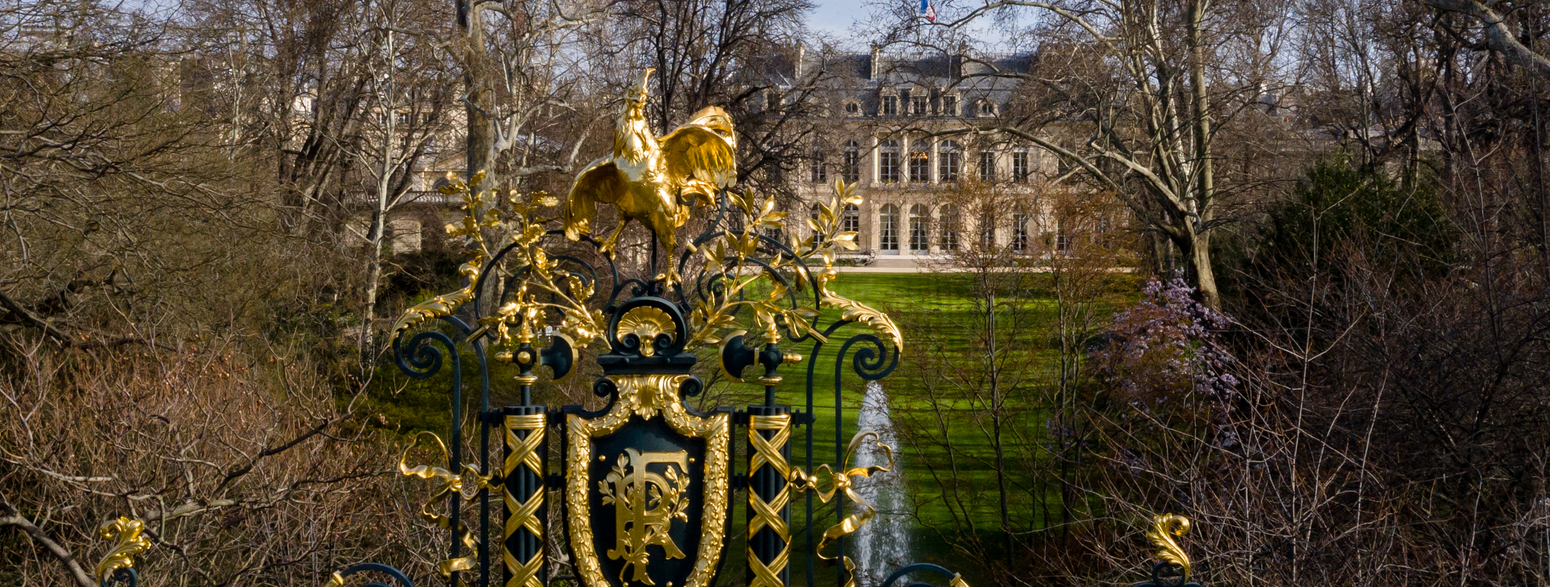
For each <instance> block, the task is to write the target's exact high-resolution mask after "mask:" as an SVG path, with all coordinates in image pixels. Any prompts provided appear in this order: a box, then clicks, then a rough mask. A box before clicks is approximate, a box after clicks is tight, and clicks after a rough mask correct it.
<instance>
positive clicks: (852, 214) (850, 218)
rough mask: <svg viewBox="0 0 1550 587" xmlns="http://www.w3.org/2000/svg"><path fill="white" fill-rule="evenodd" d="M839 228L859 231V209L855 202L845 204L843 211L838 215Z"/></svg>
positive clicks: (847, 230)
mask: <svg viewBox="0 0 1550 587" xmlns="http://www.w3.org/2000/svg"><path fill="white" fill-rule="evenodd" d="M840 230H843V231H846V232H861V209H860V208H857V207H856V205H855V204H846V205H845V213H843V214H841V215H840Z"/></svg>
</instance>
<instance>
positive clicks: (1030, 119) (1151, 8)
mask: <svg viewBox="0 0 1550 587" xmlns="http://www.w3.org/2000/svg"><path fill="white" fill-rule="evenodd" d="M944 14H945V16H946V17H945V18H942V19H941V20H938V21H937V22H936V23H935V25H933V26H927V27H922V25H921V21H920V20H918V19H915V18H913V17H912V16H907V17H905V20H904V21H902V24H898V25H896V26H894V27H892V29H891V31H890V39H891V40H892V42H895V43H900V44H905V45H914V46H923V47H930V48H933V49H934V50H937V51H942V52H944V53H963V52H964V51H963V50H962V49H960V48H959V46H960V44H962V43H964V42H966V38H965V32H964V31H963V29H965V28H966V27H971V26H979V25H985V24H988V23H989V22H990V21H991V20H992V19H1005V20H1006V21H1011V22H1017V19H1027V21H1029V22H1031V23H1033V25H1032V27H1031V28H1030V29H1029V30H1027V31H1018V33H1019V34H1020V35H1021V36H1020V37H1018V42H1016V43H1015V44H1016V46H1018V47H1022V48H1026V49H1028V50H1032V51H1035V52H1036V55H1037V58H1036V59H1035V61H1034V63H1033V66H1032V67H1030V68H1029V69H1028V71H1027V73H1018V72H1012V71H1001V70H998V69H997V68H996V67H995V64H994V63H992V62H989V61H987V62H985V65H986V66H987V69H988V71H987V72H986V73H982V74H977V75H976V76H966V77H969V78H972V77H981V78H984V77H1010V78H1014V79H1019V80H1022V81H1023V82H1024V84H1023V86H1024V89H1023V90H1022V91H1021V92H1020V97H1019V99H1018V100H1016V101H1014V104H1013V105H1012V107H1010V108H1007V112H1006V113H1005V114H1003V115H1001V116H1000V120H999V121H998V122H996V123H992V124H989V125H980V126H979V131H978V132H982V133H998V134H1004V135H1009V136H1013V137H1016V138H1019V139H1021V140H1025V141H1028V142H1031V143H1033V144H1036V145H1038V146H1040V147H1042V148H1044V149H1046V150H1048V151H1050V152H1051V153H1054V154H1055V155H1056V156H1058V157H1059V158H1060V159H1061V160H1063V161H1064V162H1065V163H1066V164H1068V165H1070V166H1071V167H1073V168H1075V169H1078V170H1080V171H1081V172H1083V173H1085V174H1086V175H1087V176H1088V178H1089V179H1090V180H1091V181H1092V182H1093V183H1094V184H1095V185H1096V186H1097V187H1098V188H1099V189H1103V190H1107V191H1110V192H1112V193H1115V194H1118V195H1119V197H1120V198H1121V199H1122V200H1123V201H1124V202H1125V203H1126V204H1127V205H1128V206H1129V207H1130V209H1131V210H1132V211H1133V212H1134V213H1135V214H1136V215H1137V216H1138V217H1140V218H1141V219H1142V220H1143V221H1144V222H1145V224H1146V225H1147V226H1148V227H1149V229H1151V230H1156V231H1158V232H1160V233H1161V234H1163V235H1164V236H1166V237H1167V239H1168V240H1169V242H1171V243H1172V244H1173V246H1175V247H1177V248H1178V250H1179V251H1180V252H1181V253H1182V254H1183V257H1184V260H1185V262H1184V266H1185V267H1186V268H1187V269H1188V274H1189V276H1190V278H1191V279H1192V281H1193V282H1194V283H1196V284H1197V285H1198V287H1199V291H1200V294H1201V296H1202V297H1203V298H1204V299H1206V300H1207V301H1208V303H1209V304H1210V305H1212V306H1213V307H1214V306H1217V305H1219V297H1220V296H1219V294H1218V291H1217V286H1216V276H1215V273H1214V271H1213V267H1212V264H1211V234H1212V232H1213V230H1214V229H1216V228H1217V227H1219V226H1221V225H1222V224H1223V222H1224V219H1223V218H1219V217H1218V213H1219V208H1220V204H1221V202H1220V199H1221V197H1222V196H1223V195H1224V193H1231V192H1230V191H1229V192H1224V191H1223V188H1222V186H1221V185H1220V173H1219V170H1218V164H1217V161H1218V159H1220V158H1221V157H1222V156H1221V155H1220V154H1219V153H1218V151H1219V149H1218V147H1217V145H1216V141H1217V138H1218V135H1219V132H1220V125H1221V124H1222V122H1223V121H1224V119H1228V118H1230V117H1232V116H1234V115H1236V114H1237V113H1239V112H1241V111H1243V110H1246V109H1249V108H1250V106H1251V105H1252V103H1253V102H1254V101H1255V99H1256V98H1257V97H1258V95H1259V94H1260V93H1261V91H1262V90H1263V88H1264V87H1265V84H1267V83H1269V84H1279V83H1280V79H1278V77H1277V73H1278V72H1277V71H1276V67H1277V65H1276V62H1275V59H1274V57H1275V55H1277V54H1278V52H1279V49H1280V46H1281V44H1282V43H1284V42H1285V38H1286V34H1287V32H1286V30H1285V27H1284V26H1283V25H1280V24H1278V23H1281V22H1284V21H1278V20H1276V19H1275V16H1276V14H1277V10H1276V8H1275V6H1266V7H1261V8H1260V9H1258V10H1250V9H1248V7H1247V6H1246V5H1240V4H1232V3H1221V2H1216V1H1213V0H1185V1H1182V2H1171V1H1163V0H1126V1H1123V2H1112V3H1109V2H1105V3H1091V2H1064V1H1055V2H1035V1H1027V0H1001V1H993V2H986V3H984V4H982V5H977V6H973V7H966V8H964V9H959V10H944ZM899 16H901V15H899V14H897V13H895V14H892V15H888V16H887V17H885V18H894V19H897V18H898V17H899ZM1260 19H1264V20H1260ZM895 22H898V21H895ZM970 58H971V59H972V57H970ZM1074 122H1075V123H1078V124H1077V125H1075V126H1073V124H1072V123H1074ZM1071 134H1085V135H1086V136H1085V139H1079V140H1074V141H1069V142H1068V141H1066V140H1063V139H1062V137H1063V136H1068V135H1071Z"/></svg>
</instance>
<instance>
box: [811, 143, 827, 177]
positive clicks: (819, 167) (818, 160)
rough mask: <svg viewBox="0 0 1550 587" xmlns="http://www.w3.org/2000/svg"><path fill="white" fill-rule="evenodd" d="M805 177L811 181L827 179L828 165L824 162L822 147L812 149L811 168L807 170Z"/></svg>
mask: <svg viewBox="0 0 1550 587" xmlns="http://www.w3.org/2000/svg"><path fill="white" fill-rule="evenodd" d="M807 178H808V179H809V180H811V181H812V182H813V183H823V182H826V181H829V166H828V165H826V164H825V163H824V160H823V150H822V149H813V161H812V169H810V170H809V171H808V177H807Z"/></svg>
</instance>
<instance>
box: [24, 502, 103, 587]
mask: <svg viewBox="0 0 1550 587" xmlns="http://www.w3.org/2000/svg"><path fill="white" fill-rule="evenodd" d="M5 509H7V510H10V509H11V508H9V507H7V508H5ZM11 511H12V512H14V510H11ZM0 526H16V527H17V528H21V530H22V532H25V533H26V534H27V536H28V537H29V538H32V540H33V541H34V542H37V543H39V544H42V545H43V547H44V548H47V549H48V552H49V554H52V555H54V558H57V559H59V562H61V563H63V564H64V565H65V570H68V571H70V576H71V577H72V578H74V579H75V582H76V583H77V584H79V585H80V586H81V587H97V582H96V581H93V580H92V578H91V575H89V574H87V573H86V569H84V568H82V567H81V563H80V562H78V561H76V560H75V555H73V554H70V549H69V548H66V547H65V545H63V544H60V543H58V542H55V541H54V540H53V539H52V538H49V537H48V534H47V533H45V532H44V531H43V529H42V528H39V527H38V526H37V524H33V523H32V520H28V519H27V518H23V517H21V515H20V514H16V513H12V514H11V515H9V516H5V517H0Z"/></svg>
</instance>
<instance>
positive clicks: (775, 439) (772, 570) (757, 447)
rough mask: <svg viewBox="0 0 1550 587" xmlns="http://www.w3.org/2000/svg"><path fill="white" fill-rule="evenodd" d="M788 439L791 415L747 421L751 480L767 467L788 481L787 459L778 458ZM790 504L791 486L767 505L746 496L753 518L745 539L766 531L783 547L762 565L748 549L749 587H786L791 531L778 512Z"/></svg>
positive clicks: (756, 497) (752, 494) (754, 496)
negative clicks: (751, 451)
mask: <svg viewBox="0 0 1550 587" xmlns="http://www.w3.org/2000/svg"><path fill="white" fill-rule="evenodd" d="M771 431H772V432H774V435H773V436H771V437H770V438H765V437H764V435H762V434H760V432H771ZM790 439H791V415H790V414H774V415H767V416H761V415H751V416H749V417H748V442H749V444H751V445H752V446H753V449H754V454H753V457H752V458H751V459H750V460H749V464H748V476H749V477H750V478H752V477H753V475H754V473H755V472H757V471H758V470H759V469H760V468H763V467H770V468H772V469H774V471H775V473H776V474H778V475H779V476H780V478H781V479H790V478H791V465H790V463H788V462H786V457H785V456H784V455H782V454H781V449H782V448H783V447H785V446H786V442H788V441H789V440H790ZM790 500H791V486H790V484H786V485H782V486H781V488H780V492H779V493H776V494H775V497H774V498H773V499H771V500H770V501H768V502H766V501H764V500H763V499H760V498H759V494H758V492H756V491H749V492H748V505H749V506H750V507H752V508H753V512H754V517H753V519H752V520H749V522H748V538H749V539H750V541H751V540H752V539H753V537H754V534H757V533H758V532H759V530H761V529H763V528H765V527H768V528H770V529H771V530H774V531H775V534H776V535H777V536H780V539H781V542H782V546H781V549H780V553H779V554H777V555H775V558H774V559H773V560H770V561H769V562H767V563H766V562H764V561H762V560H760V559H759V556H758V555H756V554H755V553H754V551H753V547H752V546H750V547H749V548H748V567H749V569H751V570H752V571H753V575H754V579H753V582H752V583H750V584H749V587H785V583H784V582H783V581H781V580H780V573H781V571H783V570H785V569H786V564H787V563H788V562H789V561H790V558H791V529H790V527H789V526H788V525H787V524H786V521H785V520H784V519H782V518H781V516H780V510H781V509H782V508H785V507H786V504H787V503H788V502H789V501H790Z"/></svg>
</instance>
